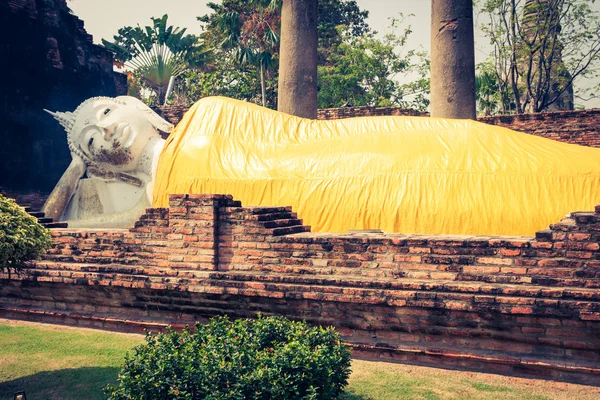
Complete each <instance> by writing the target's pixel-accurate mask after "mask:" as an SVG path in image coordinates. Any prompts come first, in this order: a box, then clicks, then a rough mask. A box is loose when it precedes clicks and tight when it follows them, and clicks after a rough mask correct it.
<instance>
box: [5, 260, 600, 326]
mask: <svg viewBox="0 0 600 400" xmlns="http://www.w3.org/2000/svg"><path fill="white" fill-rule="evenodd" d="M218 274H220V275H218ZM207 276H208V277H209V278H202V279H181V278H171V277H149V276H144V275H131V274H127V275H121V274H101V273H93V272H90V273H82V272H80V273H69V272H67V271H63V272H62V273H61V272H60V271H42V270H36V271H28V274H20V275H19V276H17V277H14V278H13V279H15V280H34V281H37V282H52V283H65V284H79V285H89V286H117V287H129V288H134V289H151V290H171V291H173V290H176V291H189V292H196V293H206V294H211V295H242V296H245V297H248V296H256V297H266V298H288V299H295V300H311V301H335V302H345V303H361V304H370V305H389V306H406V307H417V308H436V309H437V308H444V309H449V310H453V311H458V310H460V311H469V312H500V313H507V314H517V315H519V314H520V315H539V316H554V317H577V318H581V319H582V320H594V321H595V320H600V302H599V301H598V299H597V297H598V293H597V292H596V293H590V292H581V291H560V292H557V291H553V290H552V289H549V290H544V289H540V288H535V290H534V291H530V292H528V291H527V290H524V289H523V288H516V289H515V288H510V287H507V286H504V287H496V288H494V287H490V286H489V285H483V286H480V287H473V286H472V285H471V286H464V287H462V289H463V290H462V291H458V290H457V289H461V287H460V286H441V287H437V286H434V285H433V286H432V285H430V284H428V283H426V282H418V281H416V280H415V281H413V282H407V281H405V282H394V283H393V284H392V285H389V282H385V287H383V288H376V287H373V285H374V282H361V283H362V284H366V285H368V286H364V287H361V286H358V287H356V286H349V285H348V282H345V281H342V280H338V281H337V282H335V283H336V284H327V285H315V281H312V282H309V283H307V282H299V281H298V279H297V278H298V277H291V278H292V279H293V280H291V281H290V282H285V279H284V278H285V277H282V276H277V277H276V279H275V281H273V282H270V281H268V280H267V279H265V278H266V277H264V276H260V275H259V276H251V274H246V275H245V276H238V277H237V278H238V279H229V278H233V276H231V275H229V276H224V275H223V274H222V273H214V272H213V273H207ZM6 278H7V276H6V274H2V275H0V279H6ZM217 278H218V279H217ZM240 278H241V279H240ZM261 279H262V281H261ZM344 285H346V286H344ZM448 288H452V289H454V290H453V291H448V290H447V289H448ZM444 290H445V291H444ZM577 296H579V297H581V298H579V297H577ZM590 297H595V298H593V299H590Z"/></svg>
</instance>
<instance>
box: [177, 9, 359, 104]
mask: <svg viewBox="0 0 600 400" xmlns="http://www.w3.org/2000/svg"><path fill="white" fill-rule="evenodd" d="M207 6H208V7H209V8H210V9H211V10H212V11H211V13H210V14H207V15H204V16H201V17H198V20H199V21H201V22H203V23H204V29H205V33H204V34H203V35H202V37H203V39H204V40H205V41H206V43H208V44H209V45H210V47H211V48H213V49H214V52H215V57H214V59H215V63H214V68H213V69H211V70H210V71H209V72H207V73H203V74H198V73H194V72H188V73H185V82H181V81H180V82H178V87H177V93H178V95H179V96H180V98H181V100H180V101H181V102H185V103H188V104H189V103H192V102H194V101H195V100H197V99H198V98H201V97H204V96H210V95H224V96H230V97H233V98H237V99H243V100H247V101H250V102H253V103H259V104H264V105H266V106H267V107H271V108H276V107H277V85H278V68H277V67H278V64H279V32H280V15H281V1H280V0H253V1H244V0H223V1H222V2H220V3H208V4H207ZM368 14H369V13H368V11H362V10H360V9H359V7H358V5H357V4H356V1H355V0H322V1H319V2H318V21H317V24H318V38H319V43H318V57H319V65H322V66H323V65H327V64H328V62H329V54H330V52H331V49H332V48H335V47H336V46H337V45H338V44H339V43H340V42H341V41H342V37H341V35H340V33H339V31H338V27H339V26H345V27H347V29H346V32H345V35H348V36H353V37H358V36H361V35H366V34H367V33H369V32H370V29H369V27H368V25H367V23H366V18H367V17H368Z"/></svg>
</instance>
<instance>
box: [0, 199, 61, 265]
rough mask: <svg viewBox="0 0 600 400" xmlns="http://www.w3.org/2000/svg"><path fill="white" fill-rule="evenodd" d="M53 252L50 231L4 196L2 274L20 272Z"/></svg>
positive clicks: (0, 222) (0, 210)
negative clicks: (46, 251)
mask: <svg viewBox="0 0 600 400" xmlns="http://www.w3.org/2000/svg"><path fill="white" fill-rule="evenodd" d="M49 248H50V233H49V232H48V229H46V228H44V227H43V226H41V225H40V224H38V222H37V220H36V219H35V218H34V217H32V216H31V215H29V214H27V213H26V212H25V210H24V209H23V208H21V207H19V205H18V204H17V203H16V202H15V201H14V200H12V199H8V198H6V197H4V196H2V195H0V270H8V272H9V273H10V271H11V270H13V271H18V270H20V269H21V268H22V267H23V265H24V264H25V262H27V261H30V260H37V259H38V258H39V257H40V255H41V254H42V252H43V251H44V250H47V249H49Z"/></svg>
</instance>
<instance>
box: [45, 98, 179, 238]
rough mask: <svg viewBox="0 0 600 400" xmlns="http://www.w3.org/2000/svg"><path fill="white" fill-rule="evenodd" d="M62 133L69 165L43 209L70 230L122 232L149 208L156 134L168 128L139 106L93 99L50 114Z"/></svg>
mask: <svg viewBox="0 0 600 400" xmlns="http://www.w3.org/2000/svg"><path fill="white" fill-rule="evenodd" d="M48 112H49V113H50V114H51V115H53V116H54V118H55V119H57V120H58V121H59V122H60V124H61V125H62V126H63V127H64V128H65V130H66V131H67V140H68V144H69V149H70V151H71V156H72V157H73V160H72V161H71V164H70V165H69V167H68V168H67V170H66V171H65V173H64V174H63V175H62V177H61V179H60V180H59V182H58V183H57V185H56V187H55V188H54V190H53V191H52V193H51V194H50V197H49V198H48V200H47V201H46V204H45V205H44V208H43V211H44V212H45V213H46V216H48V217H51V218H54V219H55V220H56V221H68V223H69V226H70V227H89V228H126V227H129V226H132V225H133V223H134V222H135V221H136V220H137V218H139V216H140V215H141V214H142V213H143V212H144V210H145V209H146V208H148V207H150V206H151V202H152V190H153V183H154V178H155V172H156V166H157V165H158V158H159V156H160V153H161V150H162V148H163V146H164V143H165V141H164V140H163V139H162V138H161V137H160V135H159V133H158V131H159V130H160V131H163V132H170V130H171V129H172V128H173V125H172V124H170V123H169V122H167V121H165V120H164V119H162V118H161V117H160V116H159V115H158V114H156V113H155V112H154V111H153V110H152V109H150V108H149V107H148V106H146V105H145V104H144V103H142V102H141V101H140V100H138V99H136V98H134V97H129V96H121V97H116V98H109V97H95V98H92V99H88V100H86V101H84V102H83V103H81V105H80V106H79V107H78V108H77V109H76V110H75V111H74V112H72V113H70V112H65V113H62V112H56V113H53V112H50V111H48Z"/></svg>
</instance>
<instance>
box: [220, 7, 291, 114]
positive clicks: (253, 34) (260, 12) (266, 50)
mask: <svg viewBox="0 0 600 400" xmlns="http://www.w3.org/2000/svg"><path fill="white" fill-rule="evenodd" d="M246 4H247V7H244V8H240V9H238V10H237V11H235V10H234V11H229V12H226V13H223V14H219V15H217V16H216V17H215V18H214V19H213V20H212V21H210V23H211V24H212V25H213V26H214V27H215V28H217V29H218V31H220V32H221V34H222V35H223V39H222V41H221V47H222V48H223V49H226V50H234V51H235V55H236V59H237V61H238V62H239V63H240V64H242V65H244V64H245V65H254V66H257V67H258V68H259V69H260V85H261V94H262V105H263V106H266V83H265V82H266V77H265V73H266V70H267V69H268V68H269V67H271V66H272V65H273V60H274V56H275V54H276V53H277V51H278V48H279V32H278V31H279V25H280V19H281V18H280V15H279V6H280V1H279V0H251V1H249V2H247V3H246Z"/></svg>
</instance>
